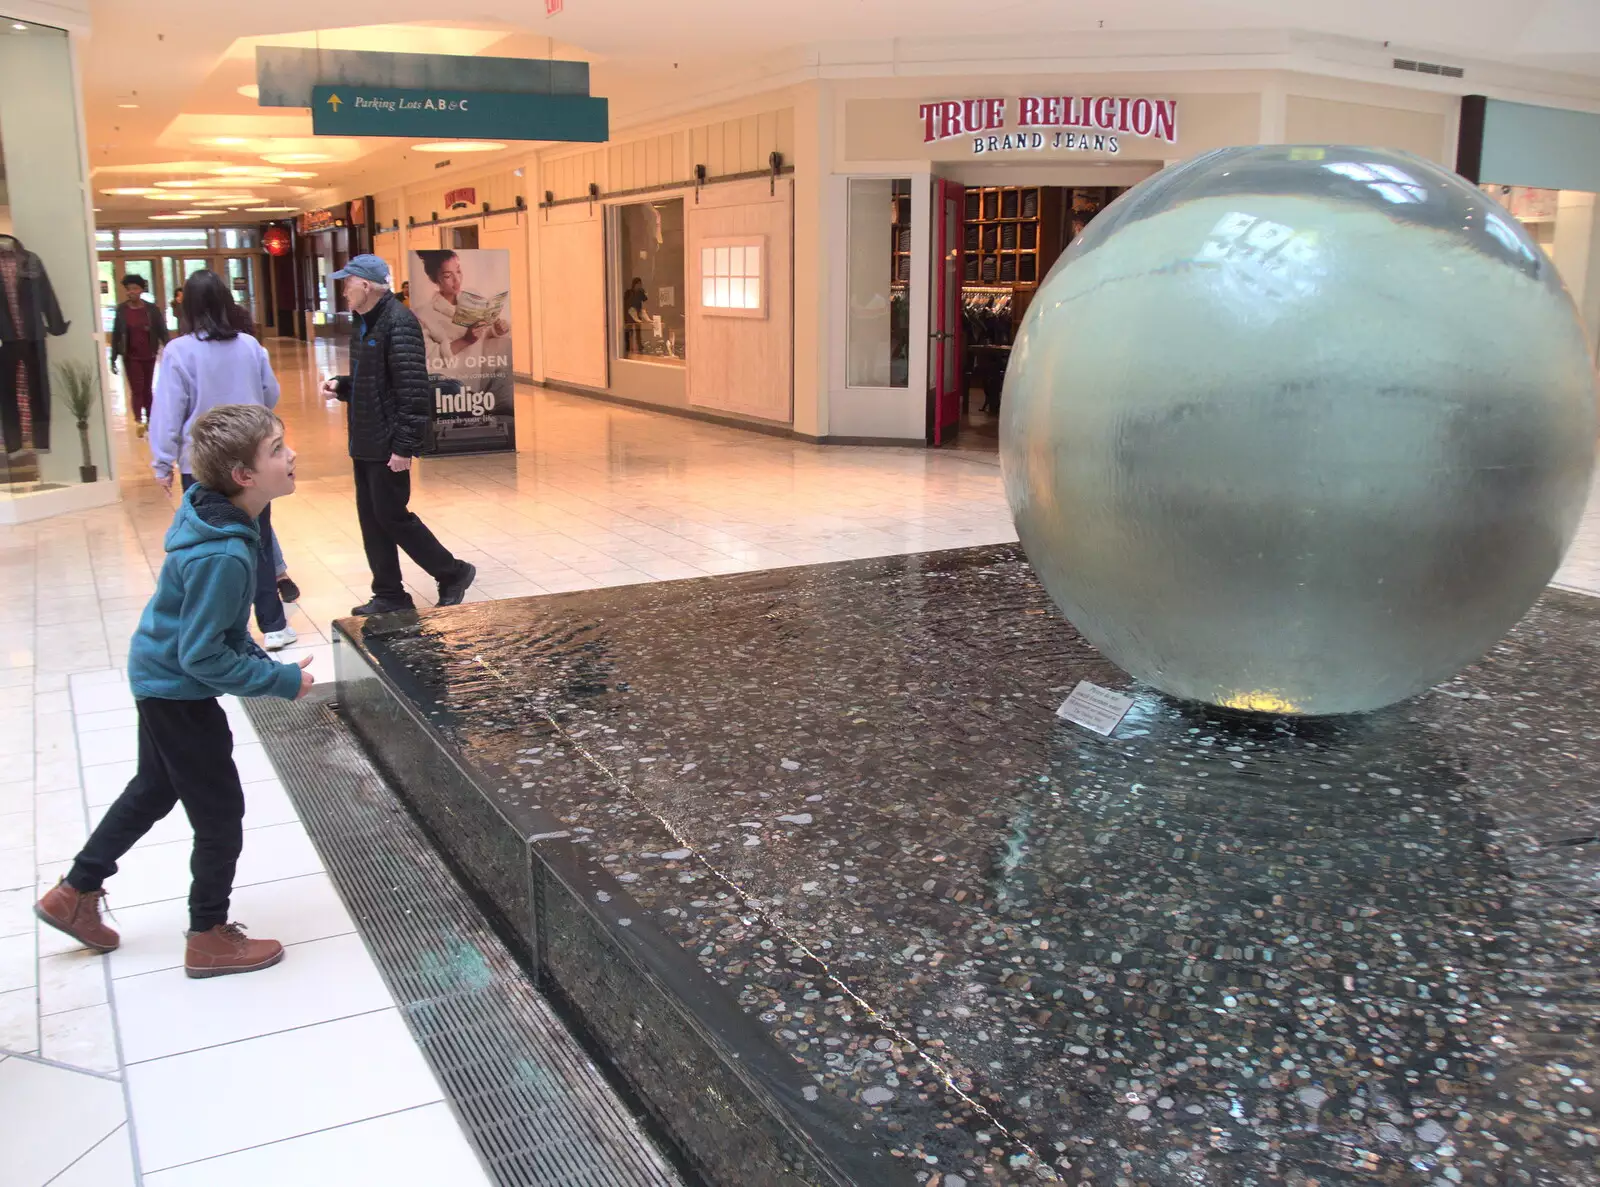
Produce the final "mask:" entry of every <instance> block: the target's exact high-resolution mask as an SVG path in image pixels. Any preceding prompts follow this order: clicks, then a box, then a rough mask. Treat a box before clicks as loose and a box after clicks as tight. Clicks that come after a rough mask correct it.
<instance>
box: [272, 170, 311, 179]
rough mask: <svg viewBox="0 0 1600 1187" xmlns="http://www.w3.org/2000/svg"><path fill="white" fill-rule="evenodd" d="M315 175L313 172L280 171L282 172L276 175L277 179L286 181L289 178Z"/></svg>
mask: <svg viewBox="0 0 1600 1187" xmlns="http://www.w3.org/2000/svg"><path fill="white" fill-rule="evenodd" d="M315 176H316V174H315V173H289V172H282V173H279V174H278V175H277V177H278V180H279V181H288V180H289V179H290V178H294V177H315Z"/></svg>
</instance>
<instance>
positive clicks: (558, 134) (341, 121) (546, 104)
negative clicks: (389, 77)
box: [311, 86, 611, 143]
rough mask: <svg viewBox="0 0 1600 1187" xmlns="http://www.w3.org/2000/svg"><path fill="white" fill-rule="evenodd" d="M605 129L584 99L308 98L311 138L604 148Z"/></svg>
mask: <svg viewBox="0 0 1600 1187" xmlns="http://www.w3.org/2000/svg"><path fill="white" fill-rule="evenodd" d="M610 127H611V124H610V109H609V106H608V105H607V103H606V100H604V99H596V98H591V97H590V96H587V95H550V94H542V95H534V94H516V93H509V92H495V91H420V90H394V89H379V88H374V87H346V86H339V87H331V86H319V87H315V88H313V90H312V92H311V130H312V132H314V133H315V134H316V135H318V136H393V137H402V136H429V137H437V138H439V139H441V140H565V141H583V142H586V143H602V142H604V141H605V140H606V139H607V138H608V137H609V135H610Z"/></svg>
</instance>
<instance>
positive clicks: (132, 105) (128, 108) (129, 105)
mask: <svg viewBox="0 0 1600 1187" xmlns="http://www.w3.org/2000/svg"><path fill="white" fill-rule="evenodd" d="M117 106H118V107H120V108H122V110H123V111H132V110H133V109H134V108H136V107H138V106H139V105H138V104H137V103H118V104H117Z"/></svg>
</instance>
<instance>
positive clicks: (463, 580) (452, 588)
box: [439, 561, 478, 606]
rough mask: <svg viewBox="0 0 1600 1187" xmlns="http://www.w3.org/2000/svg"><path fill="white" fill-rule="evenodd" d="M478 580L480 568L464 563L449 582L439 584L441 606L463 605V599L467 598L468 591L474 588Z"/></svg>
mask: <svg viewBox="0 0 1600 1187" xmlns="http://www.w3.org/2000/svg"><path fill="white" fill-rule="evenodd" d="M477 579H478V566H477V565H474V564H471V563H469V562H467V561H462V562H461V567H460V568H459V569H457V570H456V575H455V576H454V577H451V578H450V579H449V580H447V581H441V582H439V605H441V606H459V605H461V599H462V598H464V597H466V596H467V590H469V589H471V588H472V583H473V582H474V581H476V580H477Z"/></svg>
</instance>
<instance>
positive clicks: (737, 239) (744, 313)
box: [691, 235, 772, 320]
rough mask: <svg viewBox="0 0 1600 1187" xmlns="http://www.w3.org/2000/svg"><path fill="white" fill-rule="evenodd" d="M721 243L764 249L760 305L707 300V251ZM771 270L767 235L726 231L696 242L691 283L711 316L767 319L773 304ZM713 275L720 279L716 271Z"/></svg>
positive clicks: (759, 279)
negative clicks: (710, 301)
mask: <svg viewBox="0 0 1600 1187" xmlns="http://www.w3.org/2000/svg"><path fill="white" fill-rule="evenodd" d="M719 247H743V248H750V247H753V248H755V249H756V250H757V251H759V252H760V253H761V275H760V277H759V278H758V289H759V292H760V304H759V305H757V306H756V308H754V309H751V308H748V307H742V308H731V307H728V306H723V305H707V304H706V301H705V296H706V293H705V282H706V280H707V279H708V277H707V275H706V273H705V272H704V270H703V266H704V263H705V256H704V254H703V253H704V252H706V251H708V250H715V249H717V248H719ZM771 270H772V256H771V253H770V252H769V251H768V249H767V237H766V236H765V235H723V236H717V237H711V238H706V239H701V240H698V241H697V242H696V247H695V252H694V281H693V282H692V284H691V288H692V289H693V291H694V299H695V303H696V305H697V306H698V307H699V309H700V312H701V313H703V314H705V315H706V316H708V317H744V318H758V319H762V320H764V319H765V318H766V316H767V307H768V304H769V301H768V294H767V288H768V285H769V284H770V283H771V281H770V278H769V273H770V272H771ZM709 279H716V276H715V274H712V276H711V277H709Z"/></svg>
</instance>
